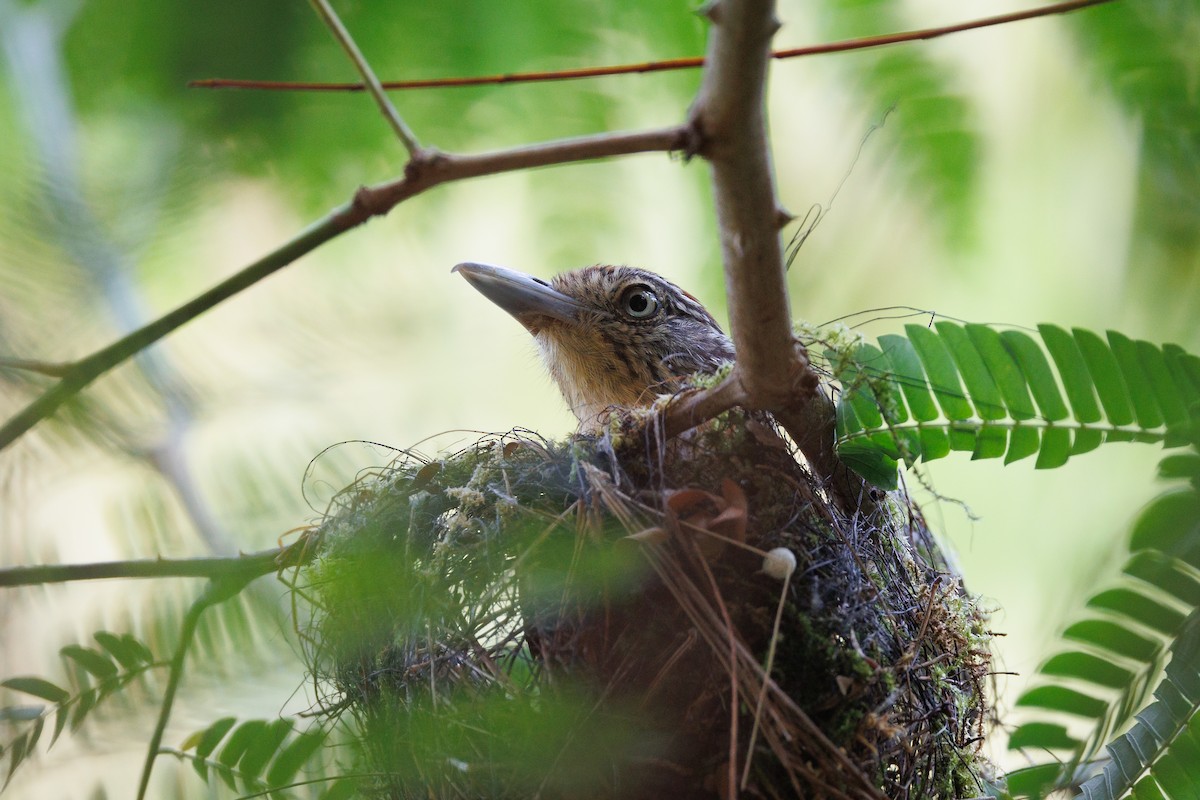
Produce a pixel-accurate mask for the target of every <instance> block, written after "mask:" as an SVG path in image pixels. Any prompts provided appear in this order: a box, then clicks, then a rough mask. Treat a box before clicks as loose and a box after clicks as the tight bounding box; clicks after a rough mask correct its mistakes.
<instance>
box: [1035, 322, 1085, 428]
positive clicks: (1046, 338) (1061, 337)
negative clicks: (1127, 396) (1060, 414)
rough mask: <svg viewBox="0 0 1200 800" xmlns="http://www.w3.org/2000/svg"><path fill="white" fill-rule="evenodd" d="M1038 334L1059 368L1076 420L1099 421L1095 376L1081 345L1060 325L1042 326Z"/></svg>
mask: <svg viewBox="0 0 1200 800" xmlns="http://www.w3.org/2000/svg"><path fill="white" fill-rule="evenodd" d="M1038 332H1039V333H1040V334H1041V335H1042V341H1043V342H1045V343H1046V349H1047V350H1049V351H1050V356H1051V358H1053V359H1054V363H1055V365H1056V366H1057V367H1058V374H1059V375H1060V376H1061V377H1062V382H1063V388H1064V389H1065V390H1066V392H1067V400H1069V401H1070V403H1071V409H1072V410H1073V411H1074V412H1075V419H1077V420H1078V421H1080V422H1099V421H1100V406H1099V405H1097V404H1096V396H1095V394H1094V393H1093V390H1092V376H1091V373H1090V372H1088V366H1087V362H1086V361H1084V359H1083V353H1082V352H1080V350H1079V345H1078V344H1076V342H1075V340H1074V339H1073V338H1071V334H1069V333H1067V332H1066V331H1065V330H1063V329H1062V328H1060V327H1058V326H1057V325H1047V324H1042V325H1039V326H1038Z"/></svg>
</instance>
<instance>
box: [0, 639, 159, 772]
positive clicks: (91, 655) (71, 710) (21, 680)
mask: <svg viewBox="0 0 1200 800" xmlns="http://www.w3.org/2000/svg"><path fill="white" fill-rule="evenodd" d="M93 638H94V639H95V640H96V643H97V644H98V645H99V647H84V646H82V645H77V644H71V645H67V646H66V647H64V648H62V650H60V651H59V653H60V655H61V656H62V661H63V666H64V667H65V668H66V673H67V677H68V684H67V687H65V688H64V687H63V686H61V685H59V684H58V683H55V682H53V681H50V680H47V679H45V678H39V677H36V676H23V677H16V678H9V679H8V680H5V681H3V682H0V686H2V687H4V688H6V689H10V690H12V691H14V692H20V693H22V694H26V695H29V696H31V697H34V698H37V699H39V700H45V701H46V703H48V705H22V706H8V707H5V708H0V720H8V721H10V722H16V723H18V724H20V725H21V726H22V727H24V730H23V731H22V732H21V733H20V734H18V735H17V736H16V737H15V738H13V739H12V740H11V741H9V742H8V743H7V744H5V745H3V746H0V757H3V756H5V755H7V762H8V763H7V770H6V773H7V774H6V777H5V781H4V785H5V786H7V785H8V782H9V781H10V780H12V776H13V774H14V773H15V772H16V770H17V768H18V767H20V766H21V764H22V763H23V762H24V761H25V760H26V759H27V758H28V757H29V756H30V755H31V754H32V753H33V752H34V751H35V748H36V747H37V745H38V742H39V741H40V740H41V737H42V734H43V733H44V732H45V730H46V721H47V720H48V719H49V718H50V717H51V716H53V718H54V723H53V726H52V734H51V737H50V746H53V745H54V743H55V742H56V741H58V737H59V736H60V735H61V734H62V732H63V731H64V730H65V729H66V728H67V727H68V726H69V727H70V729H71V731H75V730H77V729H78V728H79V727H80V725H82V724H83V722H84V720H85V719H87V717H88V716H89V715H90V714H91V713H92V712H93V711H95V710H96V709H97V708H98V707H99V706H100V704H101V703H102V702H103V701H104V700H105V699H107V698H109V697H112V696H114V695H116V694H118V693H119V692H120V691H121V690H123V689H125V688H126V687H127V686H129V685H130V684H131V683H133V682H134V681H136V680H137V679H139V678H141V677H142V676H144V675H145V674H146V672H147V671H148V670H150V669H153V668H155V667H161V666H165V664H164V663H163V662H161V661H157V660H155V658H154V654H153V653H151V652H150V649H149V648H148V647H147V646H146V645H145V644H144V643H143V642H141V641H140V640H139V639H137V638H135V637H133V636H131V635H130V634H115V633H110V632H108V631H97V632H96V633H95V634H93Z"/></svg>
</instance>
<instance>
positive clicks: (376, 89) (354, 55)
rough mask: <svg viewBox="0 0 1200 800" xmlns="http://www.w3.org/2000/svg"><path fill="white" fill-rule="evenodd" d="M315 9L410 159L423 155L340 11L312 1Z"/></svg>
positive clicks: (414, 137)
mask: <svg viewBox="0 0 1200 800" xmlns="http://www.w3.org/2000/svg"><path fill="white" fill-rule="evenodd" d="M309 2H310V3H311V4H312V7H313V10H315V11H316V12H317V15H318V16H319V17H320V18H321V20H322V21H323V22H324V23H325V26H326V27H327V28H329V32H330V33H332V34H333V38H335V39H337V41H338V44H340V45H341V46H342V49H343V50H345V51H346V55H348V56H350V60H351V61H353V62H354V66H355V68H356V69H357V70H358V74H359V75H362V77H363V80H364V81H365V82H366V84H367V88H368V89H370V91H371V96H372V97H374V98H375V104H376V105H378V106H379V110H380V111H382V112H383V116H384V118H385V119H386V120H387V121H388V124H389V125H391V126H392V130H393V131H395V132H396V136H398V137H400V141H401V142H403V143H404V148H405V149H406V150H408V155H409V157H413V158H415V157H416V156H417V154H418V153H420V152H421V143H420V142H419V141H417V137H416V134H414V133H413V132H412V130H411V129H410V128H409V127H408V125H406V124H405V122H404V119H403V118H402V117H401V116H400V112H398V111H397V110H396V107H395V106H393V105H392V101H391V100H389V99H388V96H387V94H386V93H384V91H383V86H382V85H380V83H379V78H378V77H376V75H375V71H374V70H372V69H371V65H370V64H369V63H367V59H366V57H364V56H363V54H362V51H361V50H359V49H358V45H357V44H355V43H354V37H352V36H351V35H350V31H348V30H346V26H345V25H343V24H342V21H341V19H339V18H338V15H337V12H336V11H334V10H333V7H332V6H331V5H329V3H328V2H327V0H309Z"/></svg>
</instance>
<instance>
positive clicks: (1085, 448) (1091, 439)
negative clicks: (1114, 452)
mask: <svg viewBox="0 0 1200 800" xmlns="http://www.w3.org/2000/svg"><path fill="white" fill-rule="evenodd" d="M1109 441H1113V440H1112V439H1111V438H1110V439H1109ZM1103 443H1104V434H1103V433H1101V432H1100V431H1098V430H1095V429H1093V428H1076V429H1075V437H1074V438H1073V439H1072V440H1071V455H1073V456H1078V455H1083V454H1084V453H1087V452H1090V451H1092V450H1095V449H1096V448H1097V447H1099V446H1100V445H1101V444H1103Z"/></svg>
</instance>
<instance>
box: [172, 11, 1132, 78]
mask: <svg viewBox="0 0 1200 800" xmlns="http://www.w3.org/2000/svg"><path fill="white" fill-rule="evenodd" d="M1111 2H1114V0H1067V1H1066V2H1062V3H1052V4H1050V5H1047V6H1042V7H1040V8H1030V9H1026V10H1025V11H1017V12H1014V13H1012V14H1000V15H998V16H994V17H984V18H982V19H974V20H969V21H967V22H958V23H955V24H953V25H941V26H938V27H936V28H920V29H918V30H914V31H903V32H901V33H887V34H883V35H881V36H865V37H862V38H858V39H845V40H843V41H840V42H828V43H826V44H817V45H809V46H807V47H792V48H788V49H786V50H776V51H774V52H772V53H771V58H774V59H778V60H784V59H790V58H801V57H804V56H819V55H827V54H829V53H847V52H851V51H854V50H869V49H872V48H875V47H886V46H888V45H893V44H903V43H905V42H919V41H928V40H930V39H938V38H940V37H942V36H948V35H950V34H952V33H962V32H963V31H971V30H978V29H980V28H990V27H992V26H994V25H1006V24H1008V23H1010V22H1021V21H1022V20H1027V19H1036V18H1038V17H1048V16H1052V15H1055V14H1066V13H1068V12H1071V11H1079V10H1080V9H1084V8H1088V7H1090V6H1098V5H1103V4H1105V3H1111ZM703 66H704V59H703V58H702V57H687V58H669V59H664V60H661V61H646V62H642V63H640V64H617V65H610V66H603V67H584V68H582V69H562V70H551V71H543V72H506V73H503V74H501V75H478V76H471V77H466V78H426V79H424V80H411V81H384V82H383V83H382V84H381V85H382V87H383V88H384V89H385V90H387V91H400V90H406V89H449V88H457V87H460V86H495V85H499V84H505V83H541V82H546V81H569V80H580V79H584V78H600V77H605V76H609V75H631V74H645V73H648V72H670V71H674V70H681V69H697V68H699V67H703ZM188 88H192V89H261V90H264V91H274V92H289V91H290V92H361V91H364V90H365V89H367V86H366V85H364V84H361V83H324V82H321V83H316V82H311V81H259V80H249V79H243V78H202V79H200V80H194V81H191V82H190V83H188Z"/></svg>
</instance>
